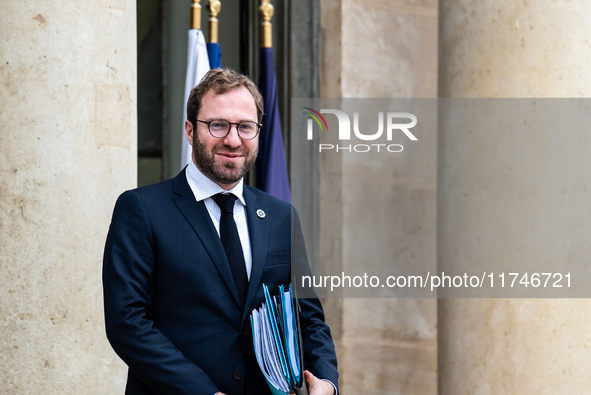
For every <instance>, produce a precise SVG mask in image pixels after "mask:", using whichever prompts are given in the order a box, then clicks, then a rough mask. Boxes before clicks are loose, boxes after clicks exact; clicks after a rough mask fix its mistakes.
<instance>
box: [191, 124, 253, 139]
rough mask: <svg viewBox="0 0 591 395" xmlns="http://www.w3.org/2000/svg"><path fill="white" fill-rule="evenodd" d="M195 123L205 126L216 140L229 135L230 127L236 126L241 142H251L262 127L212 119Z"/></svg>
mask: <svg viewBox="0 0 591 395" xmlns="http://www.w3.org/2000/svg"><path fill="white" fill-rule="evenodd" d="M197 122H201V123H204V124H206V125H207V127H208V128H209V133H210V134H211V135H212V136H213V137H215V138H218V139H223V138H224V137H226V136H227V135H228V133H230V129H231V128H232V125H236V130H237V131H238V136H239V137H240V138H241V139H242V140H252V139H254V138H255V137H256V136H257V135H258V134H259V130H260V128H261V127H262V126H263V125H261V124H259V123H256V122H254V121H242V122H238V123H232V122H228V121H226V120H225V119H213V120H211V121H207V122H206V121H200V120H197Z"/></svg>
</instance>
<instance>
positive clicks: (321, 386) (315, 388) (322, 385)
mask: <svg viewBox="0 0 591 395" xmlns="http://www.w3.org/2000/svg"><path fill="white" fill-rule="evenodd" d="M304 377H305V378H306V383H308V393H309V395H334V393H335V390H334V387H333V385H332V384H331V383H330V382H328V381H326V380H320V379H318V378H316V376H314V375H313V374H312V373H310V372H309V371H307V370H305V371H304Z"/></svg>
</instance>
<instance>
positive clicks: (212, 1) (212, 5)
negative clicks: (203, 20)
mask: <svg viewBox="0 0 591 395" xmlns="http://www.w3.org/2000/svg"><path fill="white" fill-rule="evenodd" d="M207 8H208V9H209V21H208V28H209V42H210V43H217V42H218V18H217V16H218V14H219V13H220V11H221V10H222V2H221V1H220V0H209V3H208V4H207Z"/></svg>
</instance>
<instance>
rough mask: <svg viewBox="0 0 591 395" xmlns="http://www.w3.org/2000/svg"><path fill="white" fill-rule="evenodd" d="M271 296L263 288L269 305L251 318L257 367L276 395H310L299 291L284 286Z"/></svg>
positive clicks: (261, 308) (264, 306)
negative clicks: (303, 344)
mask: <svg viewBox="0 0 591 395" xmlns="http://www.w3.org/2000/svg"><path fill="white" fill-rule="evenodd" d="M278 291H279V292H278V294H277V295H276V296H273V297H272V296H271V294H270V292H269V288H268V287H267V286H266V285H265V284H263V292H264V293H265V302H264V303H263V304H262V305H261V307H260V308H258V309H254V310H253V311H252V314H251V316H250V322H251V325H252V337H253V342H254V350H255V353H256V358H257V363H258V364H259V367H260V369H261V371H262V372H263V375H264V376H265V379H266V380H267V384H268V385H269V388H270V389H271V392H272V393H273V395H285V394H296V395H308V389H307V387H306V382H305V380H304V373H303V372H304V366H303V365H304V363H303V362H304V358H303V346H302V334H301V326H300V311H301V310H300V305H299V302H298V299H297V295H296V294H295V289H293V293H292V287H291V285H290V286H289V289H288V290H286V289H285V287H284V286H283V285H282V286H280V287H279V290H278Z"/></svg>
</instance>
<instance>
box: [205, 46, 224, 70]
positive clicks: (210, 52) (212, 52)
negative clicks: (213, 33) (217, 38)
mask: <svg viewBox="0 0 591 395" xmlns="http://www.w3.org/2000/svg"><path fill="white" fill-rule="evenodd" d="M207 56H208V57H209V67H210V68H212V69H217V68H220V67H222V51H221V50H220V44H219V43H207Z"/></svg>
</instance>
